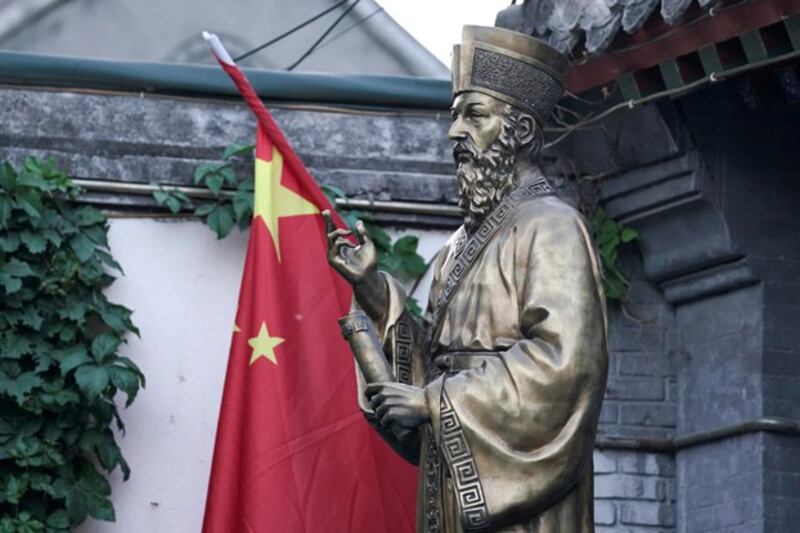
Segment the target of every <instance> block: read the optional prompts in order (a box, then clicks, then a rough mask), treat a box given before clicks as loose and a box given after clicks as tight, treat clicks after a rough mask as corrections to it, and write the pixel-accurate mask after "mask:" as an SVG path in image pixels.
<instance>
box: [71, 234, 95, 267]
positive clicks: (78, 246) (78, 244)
mask: <svg viewBox="0 0 800 533" xmlns="http://www.w3.org/2000/svg"><path fill="white" fill-rule="evenodd" d="M69 245H70V247H71V248H72V250H73V251H74V252H75V255H77V256H78V260H79V261H80V262H81V263H85V262H86V261H88V260H89V258H91V257H92V255H94V250H95V247H96V246H97V245H96V244H95V243H94V242H93V241H92V240H91V239H90V238H89V237H87V236H86V235H84V234H83V233H78V234H77V235H75V236H74V237H72V238H71V239H70V240H69Z"/></svg>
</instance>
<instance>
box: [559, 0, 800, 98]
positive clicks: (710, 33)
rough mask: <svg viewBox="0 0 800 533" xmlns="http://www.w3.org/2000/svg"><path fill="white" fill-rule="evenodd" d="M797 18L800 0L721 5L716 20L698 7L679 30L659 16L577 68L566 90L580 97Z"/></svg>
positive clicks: (761, 0)
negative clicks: (621, 78) (631, 75)
mask: <svg viewBox="0 0 800 533" xmlns="http://www.w3.org/2000/svg"><path fill="white" fill-rule="evenodd" d="M798 13H800V0H753V1H751V2H744V3H741V4H738V5H734V6H732V7H729V8H725V7H724V6H723V7H722V8H721V11H720V13H719V14H718V15H716V16H714V17H711V16H708V15H705V14H704V13H703V12H702V11H701V10H700V9H699V8H698V9H694V10H690V11H689V12H687V14H686V15H685V16H684V21H682V22H681V23H680V24H678V25H676V26H669V25H668V24H666V23H665V22H664V21H663V20H661V17H660V16H656V17H654V18H655V19H657V22H656V23H654V24H652V25H646V26H645V27H644V28H642V29H641V30H639V31H637V32H636V33H634V34H632V35H630V36H620V38H618V39H617V40H616V41H615V43H614V44H613V45H612V48H610V49H609V50H608V51H607V52H605V53H603V54H602V55H599V56H594V57H590V58H589V59H588V60H587V61H586V62H585V63H583V64H580V65H577V66H573V67H572V69H571V70H570V72H569V75H568V76H567V87H568V89H569V91H570V92H572V93H574V94H577V93H581V92H583V91H586V90H588V89H591V88H593V87H598V86H600V85H603V84H605V83H608V82H610V81H613V80H615V79H617V78H618V77H619V76H620V75H621V74H623V73H625V72H635V71H639V70H643V69H646V68H650V67H653V66H655V65H658V64H659V63H662V62H663V61H666V60H668V59H672V58H675V57H680V56H682V55H686V54H689V53H692V52H695V51H696V50H698V49H700V48H702V47H703V46H706V45H709V44H715V43H719V42H722V41H726V40H728V39H731V38H733V37H737V36H739V35H741V34H743V33H747V32H749V31H753V30H757V29H759V28H763V27H764V26H769V25H770V24H774V23H775V22H779V21H781V20H783V19H785V18H788V17H790V16H792V15H796V14H798ZM698 17H700V18H698Z"/></svg>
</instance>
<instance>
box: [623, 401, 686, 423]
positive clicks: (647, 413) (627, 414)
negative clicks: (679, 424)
mask: <svg viewBox="0 0 800 533" xmlns="http://www.w3.org/2000/svg"><path fill="white" fill-rule="evenodd" d="M620 422H621V423H622V424H628V425H637V426H657V427H675V422H676V407H675V406H674V405H658V404H630V405H622V406H620Z"/></svg>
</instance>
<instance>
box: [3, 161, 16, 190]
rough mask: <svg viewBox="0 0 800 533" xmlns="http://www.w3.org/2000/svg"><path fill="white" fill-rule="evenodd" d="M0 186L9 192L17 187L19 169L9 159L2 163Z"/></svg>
mask: <svg viewBox="0 0 800 533" xmlns="http://www.w3.org/2000/svg"><path fill="white" fill-rule="evenodd" d="M0 188H1V189H2V190H4V191H7V192H11V191H13V190H14V189H16V188H17V171H16V170H14V167H12V166H11V163H9V162H8V161H3V164H2V165H0Z"/></svg>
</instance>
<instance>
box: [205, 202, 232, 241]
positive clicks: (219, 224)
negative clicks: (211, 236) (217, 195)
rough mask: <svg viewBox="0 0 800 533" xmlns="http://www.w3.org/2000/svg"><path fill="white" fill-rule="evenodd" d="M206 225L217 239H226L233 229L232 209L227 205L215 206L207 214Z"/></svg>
mask: <svg viewBox="0 0 800 533" xmlns="http://www.w3.org/2000/svg"><path fill="white" fill-rule="evenodd" d="M206 224H208V227H209V228H211V229H212V230H213V231H214V232H215V233H216V234H217V238H218V239H222V238H223V237H227V236H228V234H229V233H230V232H231V229H233V209H232V208H231V206H229V205H223V204H217V206H216V208H215V209H214V210H213V211H211V213H209V215H208V219H207V220H206Z"/></svg>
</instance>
